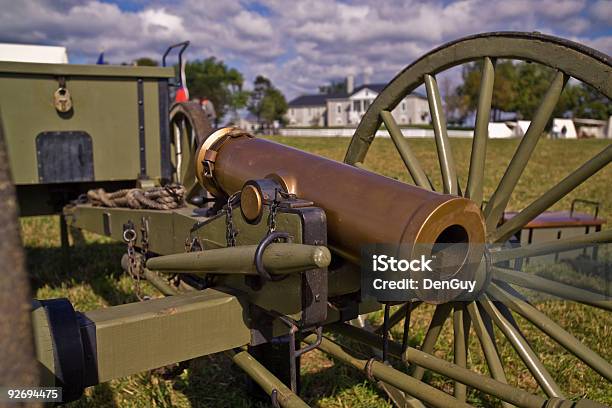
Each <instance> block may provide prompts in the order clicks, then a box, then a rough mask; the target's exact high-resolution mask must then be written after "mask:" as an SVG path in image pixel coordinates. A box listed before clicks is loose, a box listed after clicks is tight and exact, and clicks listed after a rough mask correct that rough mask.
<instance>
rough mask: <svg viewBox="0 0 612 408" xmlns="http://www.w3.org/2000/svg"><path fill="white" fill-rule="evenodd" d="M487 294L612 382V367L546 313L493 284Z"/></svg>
mask: <svg viewBox="0 0 612 408" xmlns="http://www.w3.org/2000/svg"><path fill="white" fill-rule="evenodd" d="M487 294H489V295H491V296H492V297H494V298H495V299H497V300H499V301H500V302H503V303H504V304H505V305H507V306H508V307H510V309H512V310H514V311H515V312H517V313H518V314H520V315H521V316H523V317H524V318H525V319H527V320H529V321H530V322H531V323H533V324H534V325H535V326H537V327H538V328H539V329H540V330H542V331H543V332H544V333H546V334H548V335H549V336H550V337H551V338H553V339H554V340H555V341H556V342H557V343H559V344H560V345H561V346H563V347H564V348H565V349H566V350H568V351H569V352H571V353H572V354H574V355H575V356H576V357H578V358H579V359H581V360H582V361H584V363H585V364H587V365H588V366H590V367H591V368H592V369H593V370H595V371H597V372H598V373H599V374H601V375H602V376H603V377H604V378H606V379H607V380H608V381H612V365H610V363H608V362H607V361H606V360H604V359H603V358H601V357H600V356H599V355H597V353H595V352H594V351H593V350H591V349H589V348H588V347H586V346H585V345H584V344H582V343H581V342H580V341H579V340H578V339H576V338H575V337H574V336H572V335H571V334H569V333H568V332H567V331H565V330H564V329H563V328H561V327H560V326H559V325H558V324H556V323H555V322H553V321H552V320H550V319H549V318H548V317H547V316H546V315H545V314H544V313H542V312H540V311H539V310H538V309H536V308H535V307H533V306H531V305H530V304H528V303H526V302H524V301H522V300H520V299H518V298H516V297H514V296H512V295H509V294H507V293H505V292H504V291H503V290H501V289H500V288H499V287H498V286H497V285H495V284H491V285H489V287H488V288H487Z"/></svg>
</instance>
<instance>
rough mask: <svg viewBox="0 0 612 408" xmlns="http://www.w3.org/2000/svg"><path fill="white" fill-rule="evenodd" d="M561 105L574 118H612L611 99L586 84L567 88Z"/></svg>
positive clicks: (560, 102)
mask: <svg viewBox="0 0 612 408" xmlns="http://www.w3.org/2000/svg"><path fill="white" fill-rule="evenodd" d="M559 104H560V105H562V108H564V111H565V112H570V113H571V115H572V117H574V118H590V119H600V120H607V119H608V118H609V117H610V116H612V104H610V101H609V99H608V98H606V97H605V96H604V95H602V94H601V93H600V92H598V91H597V90H595V89H593V88H592V87H590V86H589V85H587V84H584V83H579V84H575V85H568V86H566V89H565V90H564V91H563V94H562V95H561V100H560V101H559Z"/></svg>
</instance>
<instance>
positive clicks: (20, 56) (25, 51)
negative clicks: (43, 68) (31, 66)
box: [0, 43, 68, 64]
mask: <svg viewBox="0 0 612 408" xmlns="http://www.w3.org/2000/svg"><path fill="white" fill-rule="evenodd" d="M0 61H13V62H41V63H50V64H67V63H68V54H67V52H66V47H54V46H49V45H28V44H6V43H0Z"/></svg>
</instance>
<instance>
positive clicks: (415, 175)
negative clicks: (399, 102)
mask: <svg viewBox="0 0 612 408" xmlns="http://www.w3.org/2000/svg"><path fill="white" fill-rule="evenodd" d="M380 117H381V118H382V120H383V122H384V123H385V127H386V128H387V130H388V131H389V136H391V140H393V143H394V144H395V147H396V149H397V151H398V152H399V154H400V156H401V157H402V160H403V161H404V164H405V165H406V168H407V169H408V172H409V173H410V176H411V177H412V179H413V180H414V182H415V184H416V185H417V186H419V187H423V188H426V189H428V190H433V187H432V186H431V184H430V182H429V179H428V178H427V175H426V174H425V172H424V171H423V168H422V167H421V165H420V164H419V160H418V159H417V157H416V156H415V155H414V153H413V152H412V149H410V146H409V145H408V142H407V141H406V138H404V135H403V134H402V131H401V130H400V128H399V126H398V125H397V123H396V122H395V119H393V115H392V114H391V112H389V111H386V110H384V111H382V112H380Z"/></svg>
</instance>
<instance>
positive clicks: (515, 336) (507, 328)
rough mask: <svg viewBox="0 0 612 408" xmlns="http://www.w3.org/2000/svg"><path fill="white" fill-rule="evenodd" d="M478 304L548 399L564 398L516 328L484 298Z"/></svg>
mask: <svg viewBox="0 0 612 408" xmlns="http://www.w3.org/2000/svg"><path fill="white" fill-rule="evenodd" d="M480 304H481V305H482V307H483V308H484V309H485V311H486V312H487V314H488V315H489V316H491V318H492V319H493V321H494V322H495V324H496V325H497V327H499V328H500V329H501V331H502V332H503V333H504V335H505V336H506V338H507V339H508V341H509V342H510V344H512V347H514V349H515V350H516V352H517V353H518V355H519V356H520V357H521V359H522V360H523V361H524V362H525V365H526V366H527V368H528V369H529V371H531V373H532V374H533V377H534V378H535V379H536V381H537V382H538V384H540V387H542V389H543V390H544V392H545V393H546V395H548V396H549V397H559V398H564V397H563V393H562V392H561V389H560V388H559V386H558V385H557V384H556V383H555V380H554V379H553V378H552V377H551V375H550V373H549V372H548V371H547V370H546V368H545V367H544V365H543V364H542V362H541V361H540V360H539V359H538V357H537V355H536V354H535V353H534V351H533V350H532V349H531V347H530V346H529V344H528V343H527V341H526V340H525V338H524V337H523V335H522V334H521V333H519V332H518V330H516V328H515V327H514V326H513V325H512V324H511V323H510V322H509V321H508V320H506V318H505V317H504V316H503V315H502V314H501V312H500V311H499V310H497V308H496V307H495V305H494V304H493V303H492V302H491V301H490V300H489V299H488V298H487V297H486V296H484V297H483V298H482V299H481V302H480Z"/></svg>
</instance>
